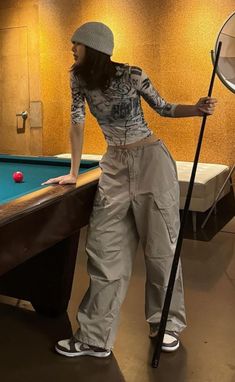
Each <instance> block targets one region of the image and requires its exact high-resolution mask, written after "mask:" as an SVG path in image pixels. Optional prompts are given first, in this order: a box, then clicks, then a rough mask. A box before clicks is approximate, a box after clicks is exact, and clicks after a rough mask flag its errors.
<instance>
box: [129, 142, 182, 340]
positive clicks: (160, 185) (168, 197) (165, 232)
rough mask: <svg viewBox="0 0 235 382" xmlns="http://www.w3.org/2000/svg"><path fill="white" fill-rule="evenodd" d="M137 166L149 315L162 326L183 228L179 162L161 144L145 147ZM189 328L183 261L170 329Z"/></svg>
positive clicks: (136, 207)
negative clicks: (171, 271)
mask: <svg viewBox="0 0 235 382" xmlns="http://www.w3.org/2000/svg"><path fill="white" fill-rule="evenodd" d="M142 164H144V166H142ZM136 165H138V168H139V172H138V179H137V181H136V189H135V197H134V200H133V203H132V206H133V212H134V216H135V221H136V226H137V229H138V233H139V236H140V240H141V243H142V246H143V250H144V255H145V264H146V286H145V315H146V319H147V321H148V322H149V323H155V324H159V322H160V318H161V311H162V308H163V304H164V299H165V294H166V289H167V285H168V281H169V275H170V270H171V265H172V261H173V256H174V252H175V247H176V242H177V237H178V233H179V228H180V216H179V184H178V179H177V171H176V165H175V161H174V160H173V158H172V157H171V155H170V153H169V152H168V150H167V148H166V146H165V145H164V143H163V142H161V141H159V142H156V144H152V145H149V146H148V147H145V150H143V151H142V152H141V153H140V155H139V157H138V163H137V164H136ZM185 327H186V316H185V306H184V290H183V280H182V268H181V262H179V266H178V271H177V275H176V281H175V286H174V290H173V295H172V301H171V306H170V311H169V315H168V321H167V326H166V328H167V329H168V330H173V331H176V332H178V333H179V332H181V331H182V330H183V329H184V328H185Z"/></svg>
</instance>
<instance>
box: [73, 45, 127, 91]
mask: <svg viewBox="0 0 235 382" xmlns="http://www.w3.org/2000/svg"><path fill="white" fill-rule="evenodd" d="M85 48H86V51H85V58H84V62H83V63H82V64H76V63H74V64H73V65H72V67H71V71H72V72H73V74H74V75H75V76H77V77H78V78H79V77H81V78H82V80H83V81H84V82H85V86H86V88H87V89H89V90H93V89H101V90H102V91H105V90H106V89H107V88H108V87H109V85H110V81H111V79H112V78H114V77H115V76H116V71H117V69H116V66H117V65H118V66H121V67H122V66H124V65H125V64H122V63H118V62H114V61H111V57H110V56H109V55H108V54H105V53H102V52H99V51H97V50H95V49H92V48H90V47H88V46H86V47H85Z"/></svg>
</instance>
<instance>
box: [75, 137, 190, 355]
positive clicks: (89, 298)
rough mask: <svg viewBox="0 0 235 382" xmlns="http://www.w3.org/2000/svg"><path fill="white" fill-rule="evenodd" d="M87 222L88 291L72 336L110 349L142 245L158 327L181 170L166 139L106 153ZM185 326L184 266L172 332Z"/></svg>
mask: <svg viewBox="0 0 235 382" xmlns="http://www.w3.org/2000/svg"><path fill="white" fill-rule="evenodd" d="M100 168H101V169H102V173H101V176H100V179H99V184H98V188H97V192H96V196H95V199H94V205H93V210H92V214H91V216H90V221H89V226H88V233H87V241H86V252H87V255H88V263H87V268H88V273H89V276H90V285H89V288H88V290H87V292H86V294H85V296H84V298H83V300H82V302H81V304H80V307H79V309H78V314H77V320H78V323H79V325H80V328H79V329H78V331H77V333H76V334H75V337H76V338H77V339H78V340H79V341H81V342H83V343H86V344H89V345H94V346H98V347H102V348H106V349H111V348H112V347H113V344H114V341H115V335H116V330H117V323H118V318H119V311H120V307H121V304H122V302H123V300H124V298H125V296H126V292H127V288H128V283H129V279H130V276H131V273H132V265H133V260H134V257H135V254H136V251H137V247H138V243H139V240H140V242H141V244H142V247H143V252H144V256H145V264H146V286H145V315H146V320H147V322H148V323H155V324H158V323H159V321H160V317H161V310H162V307H163V303H164V298H165V293H166V289H167V284H168V281H169V274H170V270H171V265H172V261H173V255H174V251H175V246H176V241H177V237H178V233H179V226H180V219H179V184H178V179H177V170H176V164H175V161H174V160H173V158H172V157H171V155H170V153H169V151H168V150H167V148H166V146H165V145H164V143H163V142H162V141H161V140H156V141H155V142H153V143H149V144H147V145H142V146H138V147H135V148H131V149H130V148H128V149H124V148H121V147H120V146H119V147H115V146H108V148H107V152H106V153H105V154H104V156H103V157H102V159H101V161H100ZM185 327H186V318H185V308H184V292H183V283H182V271H181V263H179V266H178V271H177V276H176V281H175V287H174V291H173V296H172V302H171V307H170V312H169V316H168V321H167V327H166V328H167V330H173V331H176V332H178V333H179V332H181V331H182V330H183V329H184V328H185Z"/></svg>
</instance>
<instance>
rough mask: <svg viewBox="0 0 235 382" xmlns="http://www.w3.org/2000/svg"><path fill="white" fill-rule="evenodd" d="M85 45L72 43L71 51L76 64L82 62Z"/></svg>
mask: <svg viewBox="0 0 235 382" xmlns="http://www.w3.org/2000/svg"><path fill="white" fill-rule="evenodd" d="M85 51H86V47H85V45H82V44H79V43H78V42H74V43H73V47H72V52H73V57H74V61H75V62H76V64H82V63H83V61H84V58H85Z"/></svg>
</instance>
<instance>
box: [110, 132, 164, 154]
mask: <svg viewBox="0 0 235 382" xmlns="http://www.w3.org/2000/svg"><path fill="white" fill-rule="evenodd" d="M159 140H160V139H159V138H157V137H156V135H154V134H152V135H150V136H149V137H147V138H144V139H141V140H140V141H137V142H134V143H130V144H128V145H120V146H119V145H115V146H111V145H109V146H108V150H110V149H111V150H112V149H114V150H115V149H122V150H124V149H125V150H126V149H133V148H135V147H139V146H145V145H148V144H150V143H153V142H157V141H159Z"/></svg>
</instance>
